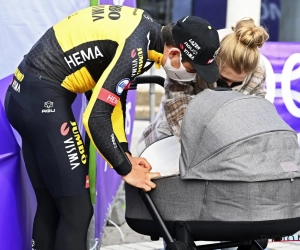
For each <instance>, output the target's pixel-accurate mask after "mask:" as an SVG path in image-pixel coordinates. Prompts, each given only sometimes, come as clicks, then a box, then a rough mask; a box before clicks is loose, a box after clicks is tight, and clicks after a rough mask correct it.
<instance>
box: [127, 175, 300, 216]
mask: <svg viewBox="0 0 300 250" xmlns="http://www.w3.org/2000/svg"><path fill="white" fill-rule="evenodd" d="M155 183H156V184H157V187H156V189H154V190H153V191H151V197H152V199H153V201H154V203H155V205H156V206H157V208H158V210H159V212H160V213H161V215H162V218H163V219H164V220H167V221H174V220H182V221H267V220H279V219H289V218H297V217H300V195H299V190H300V179H299V178H298V179H294V180H293V181H291V180H278V181H264V182H248V183H245V182H224V181H201V180H182V179H181V178H180V177H167V178H163V179H160V180H156V181H155ZM125 190H126V217H127V218H132V219H144V220H150V219H151V216H150V214H149V213H148V211H147V209H146V207H145V205H144V203H143V201H142V199H141V197H140V196H139V194H138V190H137V189H136V188H134V187H132V186H129V185H127V184H126V186H125Z"/></svg>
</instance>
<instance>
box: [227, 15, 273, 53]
mask: <svg viewBox="0 0 300 250" xmlns="http://www.w3.org/2000/svg"><path fill="white" fill-rule="evenodd" d="M233 31H234V33H235V35H236V37H237V39H238V40H239V41H240V42H241V43H243V44H244V45H245V46H246V47H250V48H256V47H259V48H260V47H262V46H263V44H264V43H265V42H266V41H267V40H268V38H269V35H268V33H267V31H266V30H265V29H264V28H263V27H261V26H256V25H255V23H254V20H253V19H252V18H247V19H242V20H240V21H238V22H237V24H236V26H235V28H233Z"/></svg>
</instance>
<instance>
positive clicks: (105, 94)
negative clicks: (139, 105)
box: [98, 88, 120, 106]
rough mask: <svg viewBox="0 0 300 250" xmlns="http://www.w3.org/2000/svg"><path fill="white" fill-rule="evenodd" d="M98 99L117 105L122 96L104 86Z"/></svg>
mask: <svg viewBox="0 0 300 250" xmlns="http://www.w3.org/2000/svg"><path fill="white" fill-rule="evenodd" d="M98 99H100V100H101V101H104V102H106V103H108V104H110V105H112V106H116V105H117V103H118V101H119V99H120V97H119V96H117V95H115V94H114V93H112V92H110V91H108V90H107V89H104V88H102V89H101V90H100V93H99V95H98Z"/></svg>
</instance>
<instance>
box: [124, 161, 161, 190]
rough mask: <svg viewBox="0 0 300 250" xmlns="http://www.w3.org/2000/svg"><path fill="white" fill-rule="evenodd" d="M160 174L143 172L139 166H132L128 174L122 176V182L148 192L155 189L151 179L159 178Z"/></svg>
mask: <svg viewBox="0 0 300 250" xmlns="http://www.w3.org/2000/svg"><path fill="white" fill-rule="evenodd" d="M159 176H160V173H157V172H153V173H151V172H145V170H144V169H143V168H141V166H140V165H133V166H132V170H131V172H130V173H129V174H127V175H125V176H122V178H123V180H124V181H125V182H127V183H128V184H130V185H132V186H134V187H137V188H141V189H143V190H144V191H150V190H151V189H152V188H155V187H156V185H155V183H154V182H152V181H151V179H152V178H155V177H159Z"/></svg>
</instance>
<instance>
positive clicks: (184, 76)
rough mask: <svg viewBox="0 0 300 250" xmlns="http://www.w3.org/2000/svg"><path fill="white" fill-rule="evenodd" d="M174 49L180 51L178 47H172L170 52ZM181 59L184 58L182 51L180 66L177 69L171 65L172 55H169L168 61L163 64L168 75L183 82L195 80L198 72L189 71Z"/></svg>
mask: <svg viewBox="0 0 300 250" xmlns="http://www.w3.org/2000/svg"><path fill="white" fill-rule="evenodd" d="M172 50H175V51H178V50H177V49H170V51H169V54H170V52H171V51H172ZM178 52H179V51H178ZM179 53H180V52H179ZM181 60H182V57H181V53H180V67H179V68H178V69H176V68H174V67H173V66H172V65H171V60H170V57H169V56H168V58H167V61H166V63H165V65H164V66H163V68H164V70H165V71H166V74H167V76H168V77H170V78H171V79H173V80H176V81H181V82H189V81H192V80H194V79H195V77H196V73H189V72H187V71H186V69H185V67H184V66H183V65H182V62H181Z"/></svg>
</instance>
